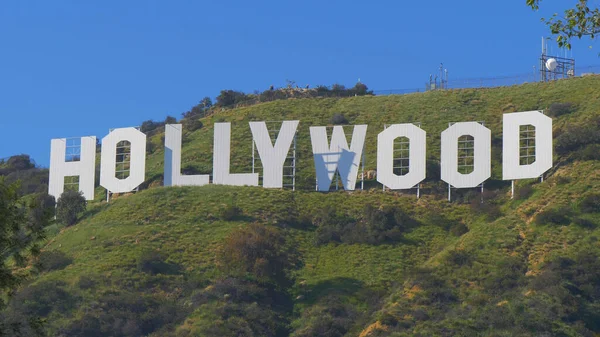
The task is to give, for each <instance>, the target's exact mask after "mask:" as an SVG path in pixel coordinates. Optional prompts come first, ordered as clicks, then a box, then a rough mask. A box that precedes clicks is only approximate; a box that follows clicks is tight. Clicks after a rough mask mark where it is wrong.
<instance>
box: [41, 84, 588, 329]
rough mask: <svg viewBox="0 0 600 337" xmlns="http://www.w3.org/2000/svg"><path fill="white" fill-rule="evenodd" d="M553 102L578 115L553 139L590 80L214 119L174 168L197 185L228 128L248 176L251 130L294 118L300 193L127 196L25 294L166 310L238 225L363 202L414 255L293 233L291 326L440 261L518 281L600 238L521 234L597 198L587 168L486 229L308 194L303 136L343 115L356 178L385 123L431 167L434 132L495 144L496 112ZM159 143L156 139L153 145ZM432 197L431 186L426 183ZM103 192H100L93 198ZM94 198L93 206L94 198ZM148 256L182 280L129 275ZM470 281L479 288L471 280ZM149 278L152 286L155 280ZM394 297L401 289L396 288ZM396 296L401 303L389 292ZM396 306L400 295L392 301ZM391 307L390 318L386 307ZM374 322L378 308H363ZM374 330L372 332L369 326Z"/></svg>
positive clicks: (540, 188) (64, 317)
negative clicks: (129, 299)
mask: <svg viewBox="0 0 600 337" xmlns="http://www.w3.org/2000/svg"><path fill="white" fill-rule="evenodd" d="M553 102H572V103H575V104H576V105H577V107H578V109H577V111H576V112H575V113H574V114H572V115H568V116H563V117H560V118H558V119H555V122H554V123H555V124H554V125H555V129H558V128H561V127H564V126H565V125H568V124H576V123H584V122H585V121H586V120H589V119H591V118H592V117H594V116H596V115H598V114H600V103H599V102H600V77H587V78H577V79H573V80H568V81H558V82H552V83H545V84H538V83H535V84H526V85H521V86H515V87H507V88H497V89H467V90H456V91H440V92H429V93H424V94H412V95H404V96H385V97H353V98H346V99H299V100H287V101H276V102H271V103H266V104H261V105H256V106H252V107H247V108H241V109H236V110H231V111H226V112H222V113H218V114H217V115H215V116H212V117H208V118H206V119H205V120H204V122H205V127H204V128H202V129H200V130H198V131H196V132H193V133H191V134H186V135H185V136H184V138H185V140H184V145H183V165H186V164H191V165H193V166H194V167H196V168H197V169H199V170H200V171H201V172H204V173H210V170H211V167H212V155H211V153H212V152H211V148H212V124H213V123H214V122H215V121H217V120H220V121H222V120H224V121H230V122H232V124H233V125H232V128H233V130H234V136H233V139H232V148H233V150H232V152H233V153H232V165H233V168H232V171H233V172H248V171H249V168H250V164H251V162H250V156H251V153H250V148H251V143H250V140H251V136H250V130H249V127H248V124H247V122H248V121H249V120H259V121H260V120H291V119H299V120H300V121H301V124H300V125H301V126H300V130H299V134H298V137H299V139H298V149H299V151H300V152H299V164H298V165H299V169H298V171H299V174H298V175H299V179H298V180H299V183H300V189H301V190H305V191H297V192H291V191H289V190H284V191H280V190H265V189H262V188H250V187H248V188H230V187H223V186H205V187H201V188H152V189H149V190H146V191H142V192H140V193H138V194H136V195H133V196H128V197H121V198H118V199H116V200H115V201H114V202H111V203H110V204H109V205H106V204H104V203H100V202H97V203H95V204H94V205H92V207H91V210H90V211H89V212H88V214H87V215H86V217H85V219H84V220H83V221H82V222H81V223H80V224H78V225H76V226H74V227H72V228H68V229H65V230H63V231H62V232H61V233H60V234H58V235H56V236H55V237H54V238H53V239H52V240H51V241H50V242H49V243H48V245H47V247H46V249H47V250H55V249H56V250H61V251H63V252H65V253H67V254H68V255H70V256H72V257H73V258H74V262H73V263H72V264H71V265H69V266H68V267H67V268H65V269H63V270H59V271H54V272H49V273H45V274H42V275H40V276H39V277H37V278H36V279H35V282H39V281H42V280H49V279H61V280H67V282H68V283H69V284H70V285H71V287H72V291H74V292H79V294H80V296H82V297H83V298H84V302H90V301H93V299H94V298H95V297H96V296H98V294H99V293H101V292H103V291H109V290H110V289H114V288H118V289H130V290H132V291H140V292H142V291H149V289H155V290H156V289H161V290H160V292H158V293H159V296H164V298H165V299H169V298H177V297H178V296H180V294H181V289H182V288H183V287H185V284H186V282H189V280H190V279H194V280H196V281H197V282H199V284H205V285H206V284H208V282H209V280H210V279H211V278H214V277H216V276H218V271H217V270H216V269H215V264H214V261H215V260H214V259H215V249H216V248H217V247H218V246H219V244H220V242H221V240H222V239H223V238H224V237H225V236H226V235H227V233H229V232H230V231H231V230H232V229H234V228H236V227H238V226H243V225H244V224H245V223H247V222H248V221H259V222H267V223H269V222H271V221H270V220H271V219H272V218H273V217H274V216H275V215H277V214H280V213H282V212H286V211H287V210H288V208H289V207H291V206H290V205H295V207H296V208H297V209H298V210H299V211H300V213H302V214H306V215H310V214H313V213H314V212H315V211H317V210H318V209H321V208H323V207H338V208H341V209H343V210H344V211H345V212H348V213H351V214H358V213H360V211H361V209H362V206H363V205H364V204H367V203H372V204H375V205H382V204H383V205H399V206H400V207H402V208H404V209H406V210H407V211H408V212H409V213H410V214H412V215H413V216H415V218H417V219H418V220H419V221H420V222H421V223H422V226H420V227H419V228H418V229H416V230H414V231H413V232H411V233H410V234H408V235H407V239H409V240H410V241H411V242H409V243H406V244H397V245H380V246H369V245H325V246H321V247H315V246H314V245H313V244H312V231H311V230H310V229H309V230H302V229H291V230H290V234H289V235H291V236H293V237H294V238H295V239H296V240H298V242H299V243H300V250H301V251H302V252H303V260H304V266H303V267H302V269H301V270H299V271H298V273H297V279H298V280H306V282H307V286H306V287H304V288H300V287H297V288H295V292H296V293H298V294H305V295H306V298H305V299H304V300H302V301H298V303H297V304H296V310H295V311H296V315H299V314H300V312H302V310H303V309H305V308H306V307H309V306H310V305H311V304H312V303H314V302H315V301H316V300H317V299H318V298H319V297H320V296H323V295H325V294H327V293H329V292H331V291H333V290H334V289H337V291H346V293H347V294H348V296H349V297H348V298H349V300H350V301H353V300H354V301H360V299H361V298H362V297H361V296H369V295H368V294H371V292H376V293H378V294H390V291H391V290H392V289H395V288H394V287H393V286H394V285H397V284H401V283H402V280H403V277H404V275H405V273H406V271H407V270H409V269H411V268H412V267H415V266H422V265H430V266H436V265H440V264H443V261H444V256H445V254H447V252H448V250H452V249H463V250H466V251H475V250H476V251H477V256H478V261H486V262H485V263H494V261H496V260H497V259H499V258H501V257H502V256H509V255H514V254H524V255H525V256H527V258H528V260H529V266H528V267H529V269H530V270H531V273H535V270H536V268H537V267H538V266H539V265H540V262H542V261H544V260H545V259H547V258H549V257H550V256H551V255H552V254H559V253H563V252H567V253H568V252H570V251H572V250H574V249H577V248H578V247H588V246H589V247H593V249H598V243H594V242H592V241H591V240H589V238H590V237H592V236H598V235H599V234H600V233H599V230H597V229H582V228H580V227H577V226H565V227H547V226H544V227H540V226H536V225H533V224H532V223H531V219H532V216H533V215H534V214H535V213H536V212H537V211H539V210H540V209H542V208H544V207H547V206H549V205H556V204H561V205H567V206H569V205H573V204H574V203H576V201H577V200H578V199H579V198H580V197H581V195H582V194H583V193H585V192H586V191H589V190H593V189H597V188H598V187H600V181H599V178H600V176H599V174H598V173H596V172H598V169H599V168H600V163H598V162H592V161H589V162H575V163H571V164H567V165H565V166H562V167H559V168H558V171H557V173H556V174H555V176H557V175H561V176H565V177H569V178H570V179H571V183H570V184H569V185H568V186H567V185H565V184H560V182H557V181H556V179H554V178H551V179H549V180H547V181H545V182H544V183H541V184H536V185H535V186H534V194H533V195H532V196H531V197H529V198H528V199H527V200H525V201H510V200H509V199H508V198H507V197H506V193H505V192H507V188H506V187H504V189H503V191H504V192H503V194H501V197H502V206H501V207H502V210H503V217H501V218H499V219H497V220H496V221H494V222H490V221H487V220H486V219H485V217H484V216H481V215H478V214H477V213H476V212H474V211H473V210H472V209H470V208H469V206H468V205H459V204H457V203H448V202H447V201H445V200H444V199H443V198H444V197H445V196H444V195H443V194H440V193H429V194H427V193H426V194H425V195H424V196H423V197H422V198H421V199H419V200H416V198H415V197H414V196H402V195H400V196H399V195H397V194H395V193H391V192H385V193H384V192H381V190H380V188H376V189H373V190H369V191H364V192H361V191H357V192H354V193H345V192H338V193H328V194H322V193H316V192H310V191H309V190H310V189H311V188H312V187H313V186H314V185H313V184H314V169H313V167H312V165H313V164H312V156H311V153H310V139H309V137H308V135H309V132H308V127H309V126H313V125H326V124H328V120H329V119H330V118H331V116H332V115H333V114H334V113H343V114H344V115H346V117H348V119H349V120H350V122H351V124H363V123H364V124H368V125H369V129H368V135H367V144H366V151H367V154H368V155H367V168H374V167H375V159H376V158H375V154H376V136H377V133H378V132H379V131H380V130H382V128H383V124H384V123H387V124H392V123H402V122H421V123H422V127H423V128H424V129H425V130H426V131H427V133H428V144H427V146H428V156H431V157H434V158H439V142H440V136H439V135H440V132H441V131H442V130H443V129H445V128H446V127H447V125H448V122H456V121H470V120H476V121H485V123H486V126H487V127H489V128H490V129H491V130H492V137H493V138H494V139H498V138H501V118H502V113H503V112H513V111H526V110H536V109H544V108H546V107H547V106H549V104H550V103H553ZM153 141H155V142H157V143H159V142H160V135H157V136H155V137H154V138H153ZM499 150H500V147H499V146H498V145H496V146H494V150H493V151H494V155H493V156H492V157H493V163H492V165H493V168H492V170H493V177H492V179H500V174H501V163H500V161H499V159H500V153H499ZM163 155H164V152H163V150H162V146H160V147H158V150H156V152H155V153H154V154H152V155H151V156H149V157H148V159H147V178H149V179H151V180H152V179H159V177H160V174H161V173H162V162H163V160H162V158H163ZM432 185H434V183H432ZM98 191H99V192H100V190H98ZM98 195H99V196H98V198H97V199H101V198H102V197H101V196H100V193H98ZM232 202H234V203H236V204H237V205H238V206H239V207H241V208H242V209H243V210H244V214H245V215H246V216H247V217H248V218H247V221H245V222H239V221H238V222H226V221H221V220H219V219H218V217H217V214H218V211H219V209H220V208H222V207H224V206H225V205H227V204H229V203H232ZM432 214H440V215H442V217H444V218H446V219H448V221H450V222H453V221H454V222H463V223H465V224H466V225H467V226H468V227H469V229H470V231H469V232H468V233H467V234H465V235H463V236H461V237H455V236H453V235H450V234H449V233H448V232H447V231H446V230H445V229H443V228H441V227H440V226H439V225H438V224H437V223H435V219H433V218H432V217H431V215H432ZM145 249H156V250H160V251H161V252H164V253H166V254H167V255H168V256H169V260H170V261H171V262H174V263H177V264H179V265H181V266H183V268H184V270H185V273H184V275H161V276H158V277H153V278H151V277H149V276H148V275H146V274H144V273H141V272H138V271H137V270H136V268H135V266H136V259H137V257H138V256H139V254H140V253H141V252H142V251H143V250H145ZM82 275H92V276H93V277H97V278H101V279H103V280H104V283H103V285H102V286H101V287H100V288H99V289H98V290H95V291H82V290H78V289H76V287H75V284H76V281H77V279H78V278H79V277H80V276H82ZM469 277H470V278H471V280H470V281H476V280H477V278H478V277H479V275H477V274H473V275H470V276H469ZM157 279H160V281H157ZM401 289H402V287H401ZM398 291H400V293H402V291H403V290H398ZM395 296H399V295H398V294H396V295H395ZM393 298H394V297H393V296H392V297H390V299H389V301H388V305H393V303H394V300H393ZM363 309H364V310H373V309H378V308H367V307H364V308H363ZM78 315H79V313H78V312H71V313H69V314H58V313H53V314H51V316H50V318H51V319H50V322H52V324H51V325H52V326H54V327H58V326H61V325H64V324H66V323H67V321H69V320H71V319H73V317H77V316H78ZM189 317H190V318H189V320H188V321H187V322H185V326H186V327H187V328H189V329H192V330H193V325H194V324H202V323H201V320H202V319H201V313H197V312H196V313H191V314H190V316H189ZM368 323H369V322H368V321H360V322H357V325H356V326H355V328H354V329H353V330H352V331H351V335H357V334H358V333H359V332H360V331H361V330H362V329H363V328H365V327H366V326H367V325H368ZM371 329H373V328H372V327H371Z"/></svg>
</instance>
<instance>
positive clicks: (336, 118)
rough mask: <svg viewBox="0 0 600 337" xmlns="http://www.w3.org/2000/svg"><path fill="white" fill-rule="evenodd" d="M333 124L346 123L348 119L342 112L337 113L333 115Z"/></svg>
mask: <svg viewBox="0 0 600 337" xmlns="http://www.w3.org/2000/svg"><path fill="white" fill-rule="evenodd" d="M331 124H335V125H344V124H348V119H346V117H345V116H344V115H342V114H340V113H337V114H335V115H333V116H332V117H331Z"/></svg>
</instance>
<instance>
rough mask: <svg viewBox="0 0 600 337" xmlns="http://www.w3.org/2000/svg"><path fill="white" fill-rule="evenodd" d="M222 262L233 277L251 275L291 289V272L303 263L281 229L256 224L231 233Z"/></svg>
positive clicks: (256, 278)
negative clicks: (289, 286)
mask: <svg viewBox="0 0 600 337" xmlns="http://www.w3.org/2000/svg"><path fill="white" fill-rule="evenodd" d="M218 259H219V261H220V262H221V263H220V266H221V268H222V269H223V271H224V272H226V273H228V274H229V275H234V276H240V277H242V276H251V277H252V278H253V279H255V280H257V281H258V282H260V283H262V284H266V283H269V284H272V285H274V286H276V287H286V286H288V285H289V284H290V282H291V274H290V271H291V270H292V269H295V268H296V267H297V266H299V264H300V261H299V259H298V255H297V252H296V251H295V247H294V245H293V244H292V243H291V242H288V241H287V240H286V238H285V236H284V235H282V234H281V232H280V230H278V229H276V228H274V227H267V226H264V225H260V224H256V223H253V224H250V225H249V226H247V227H244V228H241V229H238V230H236V231H233V232H231V233H230V234H229V236H228V237H227V238H226V239H225V243H224V244H223V246H222V248H221V250H220V251H219V253H218Z"/></svg>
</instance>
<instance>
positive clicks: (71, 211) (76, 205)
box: [56, 190, 87, 226]
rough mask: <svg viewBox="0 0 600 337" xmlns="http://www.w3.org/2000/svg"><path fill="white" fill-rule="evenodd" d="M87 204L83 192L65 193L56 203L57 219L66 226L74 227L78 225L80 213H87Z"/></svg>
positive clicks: (69, 191) (70, 191) (68, 191)
mask: <svg viewBox="0 0 600 337" xmlns="http://www.w3.org/2000/svg"><path fill="white" fill-rule="evenodd" d="M86 204H87V202H86V201H85V198H84V196H83V192H78V191H72V190H67V191H64V192H63V193H62V194H61V195H60V197H59V198H58V201H57V202H56V219H57V220H58V221H59V222H61V223H63V224H65V225H66V226H72V225H74V224H76V223H77V218H78V216H79V213H81V212H83V211H85V208H86Z"/></svg>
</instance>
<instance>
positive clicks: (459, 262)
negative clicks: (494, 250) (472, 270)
mask: <svg viewBox="0 0 600 337" xmlns="http://www.w3.org/2000/svg"><path fill="white" fill-rule="evenodd" d="M446 261H448V262H449V263H451V264H453V265H456V266H459V267H461V266H465V265H471V263H472V262H473V257H472V255H471V254H469V253H467V252H465V251H462V250H451V251H450V252H449V253H448V256H447V257H446Z"/></svg>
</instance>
